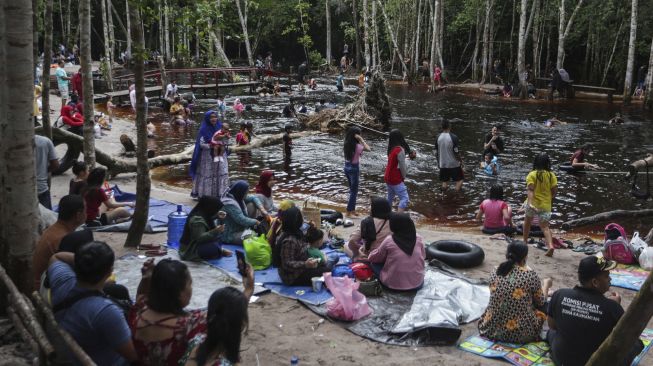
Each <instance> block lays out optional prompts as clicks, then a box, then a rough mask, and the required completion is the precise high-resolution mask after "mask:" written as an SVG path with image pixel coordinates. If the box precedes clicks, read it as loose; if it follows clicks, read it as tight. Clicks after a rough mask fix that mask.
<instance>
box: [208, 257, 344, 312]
mask: <svg viewBox="0 0 653 366" xmlns="http://www.w3.org/2000/svg"><path fill="white" fill-rule="evenodd" d="M222 247H223V248H224V249H229V250H231V251H232V252H234V251H236V250H241V251H242V250H243V247H241V246H237V245H223V246H222ZM322 251H323V252H324V253H325V254H327V255H329V254H331V253H336V254H338V256H339V257H340V262H339V263H344V262H345V261H349V258H347V256H346V255H345V253H343V252H340V251H336V250H333V249H323V250H322ZM208 263H210V264H211V265H212V266H214V267H217V268H220V269H222V270H224V271H225V272H226V273H227V274H228V275H229V276H230V277H232V278H234V279H236V280H238V281H242V277H241V276H240V274H239V273H238V266H237V264H236V256H235V255H233V256H231V257H223V258H220V259H215V260H211V261H208ZM254 276H255V279H256V283H262V284H263V287H265V288H268V289H270V291H272V292H274V293H275V294H278V295H280V296H284V297H288V298H291V299H296V300H300V301H302V302H305V303H307V304H310V305H321V304H324V303H325V302H327V301H329V299H331V297H332V296H331V293H330V292H329V291H327V289H326V286H325V287H324V288H322V290H321V291H320V292H313V289H312V288H311V287H309V286H286V285H284V284H283V281H281V278H280V277H279V273H278V271H277V268H275V267H269V268H267V269H264V270H260V271H255V272H254Z"/></svg>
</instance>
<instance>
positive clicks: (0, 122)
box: [0, 0, 47, 312]
mask: <svg viewBox="0 0 653 366" xmlns="http://www.w3.org/2000/svg"><path fill="white" fill-rule="evenodd" d="M5 2H6V0H0V78H2V79H0V80H6V76H5V75H7V65H6V62H7V57H6V52H5V49H6V45H7V34H6V31H7V29H6V26H5V24H6V23H5ZM46 6H47V4H46ZM46 32H47V31H46ZM7 95H8V93H7V87H6V84H0V156H5V145H4V140H5V137H4V131H5V130H6V129H7V126H8V125H9V121H8V119H7V107H8V106H7V102H6V101H7V100H8V99H9V98H8V97H7ZM6 176H7V164H0V202H7V199H6V198H5V190H6V189H5V177H6ZM34 188H36V187H34ZM32 194H33V193H32ZM4 206H5V204H2V205H0V223H2V225H0V264H1V265H2V266H3V267H8V262H9V255H8V254H9V241H8V240H7V235H8V233H7V231H8V230H7V225H6V224H5V222H7V220H6V218H5V211H7V210H5V209H4ZM27 273H29V272H27ZM7 301H8V298H7V296H0V306H1V307H2V309H4V308H6V307H7ZM5 312H6V311H5Z"/></svg>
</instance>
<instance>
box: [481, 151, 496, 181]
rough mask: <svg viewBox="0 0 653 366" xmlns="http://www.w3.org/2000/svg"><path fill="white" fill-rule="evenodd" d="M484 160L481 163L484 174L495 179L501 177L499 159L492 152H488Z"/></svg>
mask: <svg viewBox="0 0 653 366" xmlns="http://www.w3.org/2000/svg"><path fill="white" fill-rule="evenodd" d="M483 158H484V160H483V161H482V162H481V169H483V172H484V173H485V174H487V175H489V176H493V177H496V176H497V175H499V169H500V166H499V158H497V157H496V156H494V154H492V153H491V152H486V153H485V155H484V156H483Z"/></svg>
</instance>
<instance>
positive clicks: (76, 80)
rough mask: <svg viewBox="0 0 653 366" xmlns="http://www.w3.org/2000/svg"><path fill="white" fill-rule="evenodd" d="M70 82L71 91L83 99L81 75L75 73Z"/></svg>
mask: <svg viewBox="0 0 653 366" xmlns="http://www.w3.org/2000/svg"><path fill="white" fill-rule="evenodd" d="M70 82H71V83H72V84H73V91H74V92H77V95H79V97H80V98H84V95H83V89H82V74H81V73H79V72H78V73H76V74H75V75H73V77H72V78H71V80H70Z"/></svg>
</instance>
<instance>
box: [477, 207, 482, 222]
mask: <svg viewBox="0 0 653 366" xmlns="http://www.w3.org/2000/svg"><path fill="white" fill-rule="evenodd" d="M481 219H483V203H482V202H481V204H480V205H479V206H478V211H476V220H477V221H481Z"/></svg>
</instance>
